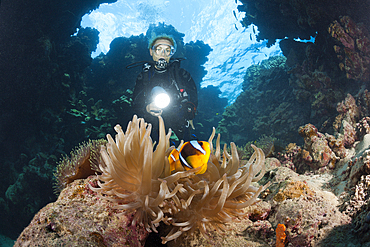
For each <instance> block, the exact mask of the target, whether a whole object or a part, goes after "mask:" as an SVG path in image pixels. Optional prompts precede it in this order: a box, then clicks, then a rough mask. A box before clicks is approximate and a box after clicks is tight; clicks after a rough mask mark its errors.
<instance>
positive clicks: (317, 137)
mask: <svg viewBox="0 0 370 247" xmlns="http://www.w3.org/2000/svg"><path fill="white" fill-rule="evenodd" d="M298 132H299V134H300V135H301V136H302V137H303V138H304V142H305V144H304V149H303V150H302V152H301V153H302V158H303V160H304V161H305V162H306V163H307V164H308V165H309V166H310V167H311V168H312V169H313V170H316V169H318V168H321V167H325V166H328V167H329V168H334V167H335V163H336V161H337V160H338V159H339V158H338V157H337V156H336V155H335V153H334V152H333V151H332V150H331V148H330V147H329V145H328V141H327V140H326V137H325V135H323V134H322V133H320V132H318V130H317V128H316V127H315V126H313V125H312V124H306V125H305V126H302V127H300V128H299V130H298Z"/></svg>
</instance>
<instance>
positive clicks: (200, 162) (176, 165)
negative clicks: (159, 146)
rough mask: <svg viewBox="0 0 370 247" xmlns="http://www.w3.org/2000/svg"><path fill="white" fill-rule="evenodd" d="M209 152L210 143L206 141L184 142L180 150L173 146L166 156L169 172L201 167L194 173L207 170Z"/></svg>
mask: <svg viewBox="0 0 370 247" xmlns="http://www.w3.org/2000/svg"><path fill="white" fill-rule="evenodd" d="M210 154H211V149H210V145H209V143H208V142H206V141H190V142H185V143H184V144H183V145H182V146H181V147H180V150H177V149H176V148H175V149H174V150H172V152H171V153H170V155H169V156H168V161H169V162H170V169H171V172H172V171H178V170H180V171H181V170H184V169H185V170H190V169H194V168H198V167H201V168H200V170H199V171H197V172H196V173H195V174H203V173H205V171H206V170H207V163H208V160H209V156H210Z"/></svg>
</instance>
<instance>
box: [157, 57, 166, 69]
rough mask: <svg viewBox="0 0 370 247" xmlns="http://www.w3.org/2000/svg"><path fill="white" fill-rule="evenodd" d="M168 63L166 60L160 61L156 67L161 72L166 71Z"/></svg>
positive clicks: (161, 59)
mask: <svg viewBox="0 0 370 247" xmlns="http://www.w3.org/2000/svg"><path fill="white" fill-rule="evenodd" d="M167 65H168V63H167V61H166V60H165V59H164V58H160V59H158V61H156V62H155V67H156V68H157V69H159V70H165V69H166V68H167Z"/></svg>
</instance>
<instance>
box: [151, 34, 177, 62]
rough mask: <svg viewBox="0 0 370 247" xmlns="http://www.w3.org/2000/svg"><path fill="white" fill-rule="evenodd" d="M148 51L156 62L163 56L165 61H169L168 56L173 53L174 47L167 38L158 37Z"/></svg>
mask: <svg viewBox="0 0 370 247" xmlns="http://www.w3.org/2000/svg"><path fill="white" fill-rule="evenodd" d="M149 52H150V56H152V58H153V61H155V62H157V61H158V60H159V59H160V58H163V59H164V60H166V62H167V63H169V62H170V58H171V56H172V55H173V53H174V48H173V46H172V44H171V42H170V41H169V40H167V39H159V40H157V41H156V42H155V43H154V45H153V47H151V48H150V49H149Z"/></svg>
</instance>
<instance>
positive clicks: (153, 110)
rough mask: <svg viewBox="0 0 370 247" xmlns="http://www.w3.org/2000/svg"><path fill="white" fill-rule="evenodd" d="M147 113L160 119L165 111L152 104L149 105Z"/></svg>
mask: <svg viewBox="0 0 370 247" xmlns="http://www.w3.org/2000/svg"><path fill="white" fill-rule="evenodd" d="M146 111H147V112H148V113H150V114H151V115H152V116H154V117H158V116H160V115H162V112H163V110H162V109H161V108H158V107H156V106H155V105H154V103H150V104H149V105H147V106H146Z"/></svg>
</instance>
